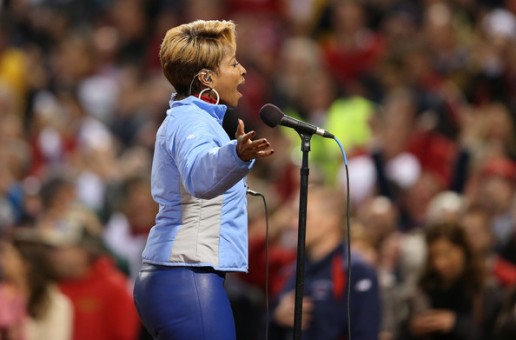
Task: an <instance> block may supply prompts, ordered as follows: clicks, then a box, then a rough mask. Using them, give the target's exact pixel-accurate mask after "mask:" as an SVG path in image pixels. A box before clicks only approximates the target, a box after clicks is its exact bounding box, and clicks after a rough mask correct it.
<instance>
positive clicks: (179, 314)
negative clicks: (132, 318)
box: [134, 264, 236, 340]
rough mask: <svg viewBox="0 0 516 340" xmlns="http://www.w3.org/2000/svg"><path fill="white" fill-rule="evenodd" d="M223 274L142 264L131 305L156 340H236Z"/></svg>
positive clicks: (204, 269)
mask: <svg viewBox="0 0 516 340" xmlns="http://www.w3.org/2000/svg"><path fill="white" fill-rule="evenodd" d="M224 281H225V275H224V273H223V272H217V271H215V270H213V269H211V268H206V267H202V268H196V267H170V266H158V265H151V264H144V265H143V267H142V269H141V270H140V274H139V275H138V278H137V279H136V282H135V286H134V302H135V304H136V308H137V309H138V313H139V314H140V318H141V320H142V322H143V324H144V325H145V328H146V329H147V331H148V332H149V333H150V334H151V335H152V336H153V337H154V338H155V339H159V340H183V339H184V340H204V339H206V340H207V339H210V340H235V339H236V335H235V321H234V319H233V313H232V311H231V305H230V302H229V299H228V296H227V294H226V291H225V289H224Z"/></svg>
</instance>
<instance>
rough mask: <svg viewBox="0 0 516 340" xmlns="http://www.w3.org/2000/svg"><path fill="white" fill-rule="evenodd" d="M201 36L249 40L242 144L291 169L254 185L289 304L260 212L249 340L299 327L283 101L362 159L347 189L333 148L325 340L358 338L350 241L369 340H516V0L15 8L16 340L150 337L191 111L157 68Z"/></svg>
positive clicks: (322, 154)
mask: <svg viewBox="0 0 516 340" xmlns="http://www.w3.org/2000/svg"><path fill="white" fill-rule="evenodd" d="M195 19H231V20H233V21H234V22H235V23H236V24H237V27H238V29H237V31H238V35H237V39H238V42H237V45H238V51H237V57H238V60H239V62H240V63H241V64H242V65H244V66H245V68H246V69H247V75H246V83H245V86H244V87H242V92H243V93H244V97H243V98H242V100H241V101H240V103H239V106H238V107H236V108H235V109H234V110H231V111H229V112H228V114H226V117H225V120H224V127H225V129H226V131H227V132H228V134H229V135H230V136H234V135H235V130H236V124H237V119H238V118H241V119H243V120H244V121H245V124H246V125H245V126H246V129H249V130H250V129H254V130H256V131H257V135H258V136H259V137H267V139H268V141H269V142H270V143H271V145H272V146H273V147H274V149H275V155H274V156H273V157H270V158H264V159H260V160H259V161H257V162H256V165H255V168H254V169H253V171H252V172H251V173H250V175H249V178H248V182H249V185H250V187H251V189H253V190H255V191H259V192H262V193H263V194H264V195H265V197H266V200H267V204H268V210H269V216H268V217H269V224H270V230H269V242H270V254H269V255H270V261H269V262H270V263H269V269H270V277H269V282H268V288H269V289H267V290H266V282H265V256H264V255H265V236H266V234H265V225H266V222H265V214H264V209H263V205H262V202H261V200H259V199H258V198H254V197H249V220H250V221H249V222H250V227H249V236H250V244H249V245H250V254H249V261H250V269H249V273H248V274H245V275H240V274H235V275H231V276H229V277H228V282H227V284H226V288H227V290H228V293H229V295H230V297H231V299H232V303H233V310H234V314H235V318H236V323H237V324H236V327H237V333H238V336H239V338H241V339H257V338H263V333H264V332H265V324H266V323H268V324H269V325H270V336H271V338H274V339H285V338H290V335H289V334H290V333H289V332H290V331H291V327H292V313H293V311H292V308H293V300H292V292H291V289H292V287H293V282H292V274H293V267H294V261H295V250H296V236H297V212H296V209H297V202H298V184H299V183H298V182H299V177H298V174H299V165H300V156H301V152H300V139H299V137H298V136H297V134H296V133H295V132H293V131H292V130H286V129H284V128H276V129H270V128H269V127H267V126H265V125H264V124H263V123H262V122H261V121H260V117H259V110H260V107H261V106H262V105H263V104H265V103H268V102H270V103H274V104H275V105H277V106H278V107H280V108H281V109H282V110H283V111H284V112H285V113H287V114H289V115H291V116H294V117H297V118H299V119H302V120H305V121H307V122H310V123H312V124H315V125H317V126H321V127H323V128H325V129H326V130H328V131H330V132H332V133H333V134H334V135H335V136H336V137H337V138H338V139H339V140H340V141H341V142H342V144H343V146H344V149H345V150H346V153H347V157H348V159H349V164H348V169H349V187H348V186H347V185H346V183H347V182H346V176H347V172H346V168H345V166H344V164H343V157H342V156H341V153H340V149H339V147H338V145H337V144H336V143H335V141H333V140H330V139H322V138H319V137H317V136H315V137H313V139H312V141H311V152H310V162H309V166H310V170H311V172H310V181H311V186H310V188H311V191H309V197H310V198H309V216H308V221H307V273H306V275H307V289H308V291H307V298H306V301H305V303H304V304H303V307H304V308H303V317H304V320H305V321H304V324H303V328H304V330H305V331H306V332H307V333H306V334H307V335H309V338H310V339H332V338H333V336H334V335H333V334H340V335H342V332H343V329H346V327H345V325H346V324H347V318H346V315H344V314H342V313H340V311H341V310H344V309H342V308H345V295H346V294H345V288H343V287H345V286H346V285H347V282H346V276H345V273H346V255H345V252H344V251H343V249H345V245H346V244H347V243H349V244H350V245H351V248H352V250H353V254H354V255H353V262H352V263H353V264H352V269H353V270H354V271H356V273H357V277H356V278H354V279H352V283H353V289H352V290H353V292H352V299H351V308H352V309H351V310H352V313H351V314H352V321H353V322H352V323H351V329H352V330H353V329H354V330H355V333H353V337H352V338H353V339H356V340H359V339H372V338H375V337H376V333H378V334H379V335H378V338H379V339H382V340H388V339H401V340H403V339H468V340H469V339H496V340H498V339H500V340H501V339H514V338H516V133H515V128H516V1H514V0H505V1H504V0H476V1H475V0H449V1H444V0H417V1H410V0H303V1H299V0H281V1H274V0H188V1H187V0H175V1H166V0H155V1H143V0H95V1H86V0H75V1H72V0H0V164H1V166H0V235H1V241H0V279H1V280H0V339H39V338H38V336H39V335H37V334H46V336H45V337H44V338H45V339H50V338H51V339H57V340H59V339H63V340H64V339H72V338H73V339H106V340H108V339H127V340H132V339H145V338H147V337H148V334H146V332H145V330H144V329H143V328H142V326H141V324H140V322H139V320H138V317H137V315H136V310H135V308H134V306H133V302H132V293H131V291H132V282H133V280H134V278H135V276H136V275H137V273H138V270H139V267H140V265H141V260H140V255H141V251H142V249H143V246H144V245H145V240H146V235H147V233H148V231H149V229H150V228H151V227H152V226H153V224H154V217H155V215H156V212H157V206H156V204H155V203H154V202H153V200H152V197H151V195H150V184H149V183H150V182H149V176H150V166H151V161H152V155H153V145H154V140H155V134H156V130H157V128H158V127H159V125H160V123H161V121H162V120H163V118H164V117H165V110H166V109H167V107H168V102H169V98H170V94H171V93H172V92H173V88H172V87H171V86H170V84H169V83H168V82H167V81H166V79H165V78H164V76H163V75H162V72H161V68H160V62H159V57H158V51H159V46H160V43H161V40H162V39H163V37H164V35H165V32H166V31H167V30H168V29H169V28H171V27H173V26H176V25H178V24H181V23H185V22H190V21H193V20H195ZM347 190H349V193H350V201H349V202H345V197H346V194H345V193H346V191H347ZM346 203H349V206H350V211H349V218H350V221H351V223H350V226H351V233H350V239H347V237H346V233H345V232H344V231H345V228H346V226H347V225H346V218H345V217H346V216H345V214H346V213H347V211H346V210H345V207H346ZM339 261H340V262H339ZM335 263H337V264H335ZM323 268H324V269H323ZM266 292H267V293H268V296H267V297H268V298H269V299H270V301H271V305H270V311H269V313H266V311H265V303H264V302H265V297H266ZM354 318H355V319H354ZM27 320H28V321H27ZM257 320H260V321H259V322H257ZM56 325H58V326H56ZM334 330H335V333H333V331H334ZM373 331H374V332H375V335H374V336H373V337H371V335H370V334H369V333H370V332H373ZM339 332H340V333H339ZM368 332H369V333H368ZM337 338H338V337H335V339H337Z"/></svg>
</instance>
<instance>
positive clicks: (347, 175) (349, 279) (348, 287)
mask: <svg viewBox="0 0 516 340" xmlns="http://www.w3.org/2000/svg"><path fill="white" fill-rule="evenodd" d="M333 140H335V142H337V144H338V145H339V148H340V152H341V153H342V157H343V158H344V167H345V169H346V235H347V239H348V240H347V242H346V243H347V244H346V250H347V256H346V257H347V259H346V262H347V267H348V268H347V279H346V280H347V283H348V284H347V301H346V305H347V310H348V315H347V322H348V340H351V303H350V299H351V232H350V229H351V227H350V222H349V201H350V199H349V169H348V158H347V156H346V152H345V151H344V147H343V146H342V143H341V142H340V140H339V139H338V138H337V137H333Z"/></svg>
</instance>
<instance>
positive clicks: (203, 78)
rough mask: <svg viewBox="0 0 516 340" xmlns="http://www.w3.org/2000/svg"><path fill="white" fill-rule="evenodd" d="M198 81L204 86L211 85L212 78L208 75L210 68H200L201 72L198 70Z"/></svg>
mask: <svg viewBox="0 0 516 340" xmlns="http://www.w3.org/2000/svg"><path fill="white" fill-rule="evenodd" d="M199 81H200V82H201V84H203V85H204V86H206V87H210V88H211V87H213V85H212V83H211V82H212V78H211V75H210V70H201V72H199Z"/></svg>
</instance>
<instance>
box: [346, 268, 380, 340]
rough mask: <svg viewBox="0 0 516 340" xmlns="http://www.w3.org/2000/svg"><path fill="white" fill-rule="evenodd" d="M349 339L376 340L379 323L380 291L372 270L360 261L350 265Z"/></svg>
mask: <svg viewBox="0 0 516 340" xmlns="http://www.w3.org/2000/svg"><path fill="white" fill-rule="evenodd" d="M350 288H351V300H350V304H351V337H352V338H353V339H363V340H378V335H379V332H380V323H381V306H380V291H379V287H378V279H377V275H376V272H375V271H374V269H373V268H372V267H371V266H369V265H367V264H366V263H364V262H362V261H356V262H355V261H353V262H352V264H351V287H350Z"/></svg>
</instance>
